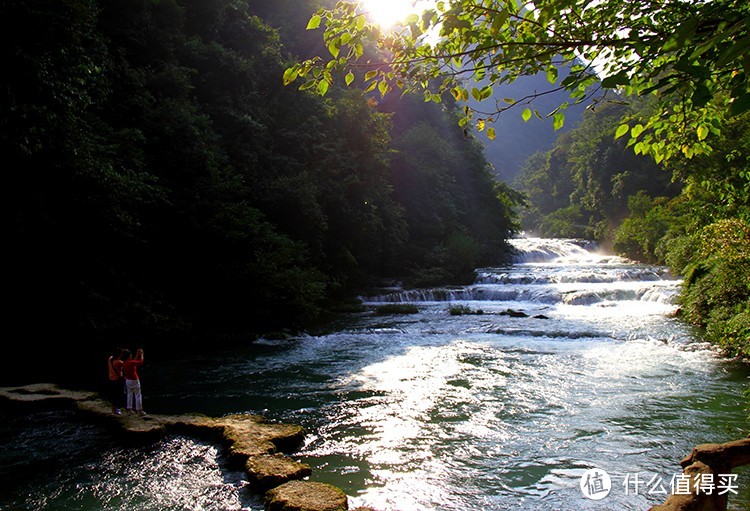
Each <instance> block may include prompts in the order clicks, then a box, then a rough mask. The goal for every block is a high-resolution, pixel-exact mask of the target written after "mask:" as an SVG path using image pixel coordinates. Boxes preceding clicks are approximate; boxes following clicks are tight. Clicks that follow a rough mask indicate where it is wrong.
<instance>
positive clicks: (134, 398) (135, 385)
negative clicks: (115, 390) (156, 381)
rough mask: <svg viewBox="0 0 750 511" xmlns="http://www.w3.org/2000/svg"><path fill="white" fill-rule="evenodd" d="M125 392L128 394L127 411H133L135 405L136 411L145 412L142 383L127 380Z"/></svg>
mask: <svg viewBox="0 0 750 511" xmlns="http://www.w3.org/2000/svg"><path fill="white" fill-rule="evenodd" d="M125 391H126V393H127V399H126V407H127V409H128V410H132V409H133V405H134V404H135V410H136V411H139V410H143V398H142V397H141V381H140V380H125Z"/></svg>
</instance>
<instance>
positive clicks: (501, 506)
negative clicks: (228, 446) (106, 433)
mask: <svg viewBox="0 0 750 511" xmlns="http://www.w3.org/2000/svg"><path fill="white" fill-rule="evenodd" d="M514 244H515V246H516V247H517V248H518V252H519V253H518V256H517V258H516V263H514V264H513V265H511V266H508V267H502V268H483V269H479V270H478V271H477V279H476V282H475V283H474V284H472V285H470V286H465V287H452V288H440V289H429V290H403V289H381V290H376V291H373V292H372V293H371V294H368V295H367V296H366V297H365V298H364V299H365V305H366V309H367V310H366V312H362V313H356V314H349V315H345V316H343V317H341V318H340V320H339V321H337V322H336V324H335V325H333V326H332V327H331V329H330V331H329V332H328V333H325V334H321V335H315V336H306V337H301V338H298V339H295V340H293V341H288V340H287V341H273V340H261V341H260V342H256V343H254V344H252V345H250V346H247V347H246V349H237V348H232V349H231V350H226V351H225V352H220V353H217V351H216V349H212V350H211V353H210V354H201V353H198V354H190V355H189V356H188V355H185V356H183V357H182V358H179V359H178V358H175V359H174V360H156V361H154V360H151V361H149V364H150V365H149V366H147V367H144V370H143V386H144V394H145V397H144V400H145V406H146V409H147V410H150V411H152V412H159V413H170V412H172V413H179V412H196V411H197V412H204V413H207V414H211V415H220V414H223V413H237V412H243V411H247V412H250V413H263V414H266V415H267V417H269V419H270V420H279V421H284V422H292V423H299V424H302V425H304V426H305V428H306V430H307V431H308V436H307V440H306V443H305V445H304V447H303V448H302V450H301V451H300V452H299V453H296V454H295V455H294V457H295V458H297V459H301V460H302V461H304V462H306V463H309V464H310V465H311V466H312V468H313V476H312V479H313V480H316V481H323V482H329V483H332V484H335V485H337V486H339V487H341V488H342V489H343V490H344V491H345V492H346V493H347V494H348V495H349V496H350V508H353V507H356V506H365V505H366V506H371V507H373V508H375V509H377V510H380V511H426V510H436V511H499V510H517V509H530V510H542V511H545V510H546V511H560V510H566V511H567V510H570V511H579V510H618V511H621V510H633V511H635V510H638V511H645V510H646V509H648V507H650V506H651V505H653V504H656V503H659V502H662V501H663V500H664V498H665V495H663V494H661V493H660V490H661V488H660V487H659V485H658V484H656V483H658V482H659V481H662V487H664V488H666V489H667V490H668V489H669V483H670V479H671V478H672V477H673V476H675V475H676V474H678V473H679V472H680V467H679V464H678V463H679V460H680V459H681V458H682V457H683V456H684V455H686V454H687V453H689V452H690V450H691V449H692V447H693V446H694V445H696V444H699V443H704V442H722V441H727V440H732V439H736V438H740V437H741V436H744V435H746V434H747V432H746V431H745V430H746V428H747V422H746V421H745V417H746V412H745V411H744V410H743V399H742V396H741V393H742V391H743V390H744V389H745V388H746V387H747V376H748V371H747V369H746V368H745V367H744V366H742V365H741V364H739V363H737V362H733V361H729V360H726V359H723V358H721V357H720V356H719V355H718V354H717V353H716V352H715V351H714V350H713V349H712V348H711V347H710V346H708V345H707V344H706V343H703V342H701V339H700V338H699V337H698V336H696V334H695V333H694V332H693V331H692V330H691V329H690V328H688V327H687V326H686V325H684V324H683V323H682V322H681V321H680V320H679V319H677V318H675V317H674V314H673V313H674V312H675V311H676V310H677V307H678V306H677V305H676V303H675V298H676V296H677V294H678V292H679V289H680V282H679V280H677V279H675V278H673V277H672V276H670V275H669V273H668V272H667V271H666V270H665V269H664V268H659V267H654V266H647V265H637V264H633V263H632V262H629V261H626V260H624V259H621V258H618V257H613V256H609V255H602V254H597V253H596V252H595V251H593V250H592V246H591V245H590V244H587V243H584V242H580V241H576V240H543V239H521V240H514ZM396 303H402V304H403V303H408V304H411V305H415V306H416V307H417V308H418V309H419V312H418V313H416V314H411V315H398V314H393V315H379V314H376V313H375V310H376V309H377V308H378V307H380V306H382V305H386V304H391V305H392V304H396ZM459 306H461V307H462V308H461V309H460V310H459V309H457V308H458V307H459ZM451 308H453V309H454V312H456V311H462V312H467V311H468V312H472V314H463V315H454V314H451V313H450V310H451ZM480 310H481V314H479V311H480ZM511 312H512V313H511ZM42 419H43V418H40V419H39V422H40V425H38V426H36V428H37V429H36V431H37V433H36V434H33V432H32V433H29V432H27V431H26V432H24V431H23V430H21V431H22V432H19V433H13V434H16V435H17V438H23V439H25V440H23V441H22V442H21V443H22V444H23V445H22V446H21V447H18V448H16V450H15V453H16V454H15V456H16V457H15V458H13V457H11V458H10V461H12V462H13V463H14V464H13V465H8V466H12V467H14V468H13V472H12V473H11V472H8V473H5V474H4V478H5V481H6V485H7V488H13V491H12V492H10V497H7V498H6V499H2V498H0V508H4V506H8V507H9V508H12V509H38V508H40V506H39V505H38V504H39V503H40V502H41V503H43V504H44V505H45V506H47V505H49V506H50V508H55V509H72V508H75V509H85V510H89V509H91V510H93V509H104V510H113V509H123V510H124V509H128V511H131V510H141V511H143V510H152V509H154V510H155V509H159V510H174V511H178V510H180V511H182V510H186V509H195V510H201V511H203V510H206V511H218V510H230V509H231V510H239V509H243V510H248V509H250V510H253V511H260V510H261V509H262V504H261V503H260V502H259V501H257V500H253V499H248V498H247V496H246V493H244V490H243V484H242V481H241V479H242V477H243V476H242V474H239V475H238V474H237V473H232V472H227V471H226V469H223V468H222V461H221V453H217V452H216V450H215V449H213V450H212V449H211V448H209V447H208V446H206V445H204V444H201V443H197V442H195V441H194V440H190V439H176V440H173V441H166V442H163V443H161V444H157V445H155V446H151V447H149V448H148V449H146V450H145V451H144V450H140V451H138V452H136V453H132V452H130V450H129V449H128V450H126V452H129V454H128V455H127V456H123V455H122V451H123V447H121V446H107V445H106V444H107V441H105V440H101V438H102V437H101V436H99V434H98V433H95V432H91V433H86V435H89V436H90V438H92V439H93V440H91V441H89V443H88V444H86V445H89V447H88V448H84V447H75V443H74V442H64V443H59V442H50V441H49V440H45V439H49V438H50V434H49V431H58V433H57V434H60V435H63V434H66V435H73V433H71V431H76V433H75V436H76V438H79V439H80V438H81V437H82V436H83V434H84V433H82V431H84V432H85V430H82V429H81V428H80V427H78V426H76V425H75V424H76V423H75V422H73V423H72V425H70V424H71V423H70V422H65V421H63V420H61V418H60V417H59V416H56V417H54V418H52V420H51V421H45V420H42ZM24 423H25V422H24ZM19 427H21V426H19ZM26 427H28V426H26ZM6 436H7V435H6ZM13 438H16V437H13ZM34 438H36V439H37V440H35V442H36V443H34V442H32V441H31V440H30V439H34ZM105 438H106V437H105ZM97 439H98V440H97ZM79 441H80V440H79ZM17 443H19V441H15V440H14V441H12V442H11V441H8V442H6V443H5V444H3V445H5V447H7V446H8V445H11V444H12V445H14V446H15V445H16V444H17ZM92 443H93V446H94V447H91V446H90V445H91V444H92ZM3 445H0V447H3ZM35 446H36V447H35ZM40 446H41V447H40ZM24 449H25V452H27V453H28V452H36V453H37V454H35V455H33V456H31V459H32V462H33V461H34V460H36V458H39V457H42V459H44V456H45V455H44V454H42V453H44V452H55V453H56V454H55V456H54V458H53V457H52V454H49V455H48V457H49V458H50V459H59V458H62V459H65V462H64V463H61V464H60V465H61V466H59V467H58V468H46V469H45V470H46V472H43V473H42V474H41V475H39V476H38V477H35V478H31V479H30V480H29V482H28V483H27V482H25V480H24V481H19V479H20V477H19V476H16V475H15V474H17V473H20V472H19V471H22V470H23V469H25V467H26V465H25V464H24V463H26V464H28V463H32V462H28V461H27V462H24V461H20V460H21V459H22V451H23V450H24ZM33 449H36V450H35V451H32V450H33ZM55 450H58V451H60V452H57V451H55ZM0 451H3V449H0ZM4 451H6V452H5V454H0V459H2V457H3V456H5V457H6V458H7V457H8V456H9V455H8V454H7V451H8V449H4ZM217 460H218V461H217ZM35 463H36V464H32V465H30V467H31V468H29V470H32V469H35V468H36V467H38V466H41V463H38V462H35ZM19 467H20V468H19ZM592 468H597V469H600V470H604V471H606V472H607V473H608V474H609V475H610V477H611V481H612V488H611V491H610V494H609V495H608V496H607V497H606V498H605V499H602V500H600V501H595V500H589V499H587V498H586V497H585V496H584V495H583V493H582V491H581V489H580V487H579V483H580V480H581V476H582V475H583V474H584V472H585V471H586V470H588V469H592ZM140 473H143V474H144V478H143V479H142V480H139V477H138V474H140ZM160 474H161V475H160ZM635 474H638V475H639V477H640V479H642V480H644V485H643V486H641V487H639V488H633V487H632V486H631V487H628V486H627V484H624V483H625V481H626V477H628V476H630V480H631V481H632V477H633V475H635ZM13 476H15V478H14V477H13ZM738 477H739V481H738V486H739V489H738V495H736V496H735V495H733V496H732V497H731V499H730V509H733V510H736V511H740V510H745V509H748V508H750V494H749V493H750V473H747V472H746V471H743V472H740V474H739V476H738ZM649 481H653V482H654V484H652V485H651V486H648V485H646V484H645V483H647V482H649ZM166 490H168V492H166ZM113 492H114V495H116V498H111V495H113ZM243 495H245V496H243ZM1 496H2V495H0V497H1ZM104 496H110V498H105V497H104ZM45 506H41V507H42V508H43V507H45Z"/></svg>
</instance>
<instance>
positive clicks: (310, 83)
mask: <svg viewBox="0 0 750 511" xmlns="http://www.w3.org/2000/svg"><path fill="white" fill-rule="evenodd" d="M313 87H315V80H310V81H308V82H305V83H303V84H302V85H300V86H299V90H307V89H312V88H313Z"/></svg>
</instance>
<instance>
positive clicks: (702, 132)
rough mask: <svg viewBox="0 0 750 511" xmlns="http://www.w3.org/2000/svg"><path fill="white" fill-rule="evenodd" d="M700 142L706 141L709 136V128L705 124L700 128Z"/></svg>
mask: <svg viewBox="0 0 750 511" xmlns="http://www.w3.org/2000/svg"><path fill="white" fill-rule="evenodd" d="M697 131H698V140H706V137H707V136H708V127H707V126H706V125H704V124H701V125H700V126H698V130H697Z"/></svg>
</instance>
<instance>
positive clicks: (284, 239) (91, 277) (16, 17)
mask: <svg viewBox="0 0 750 511" xmlns="http://www.w3.org/2000/svg"><path fill="white" fill-rule="evenodd" d="M287 4H289V5H287ZM292 4H293V5H292ZM317 5H318V4H317V2H314V1H310V2H291V3H290V2H266V3H262V5H256V3H254V2H253V3H245V2H235V1H231V0H216V1H200V0H159V1H156V2H154V1H150V0H107V1H96V0H66V1H63V2H60V1H57V0H11V1H7V2H3V3H2V7H1V8H0V19H1V20H2V23H3V26H4V28H5V29H7V30H3V37H4V38H5V40H4V42H3V45H2V49H1V50H0V52H2V56H3V60H4V62H5V63H6V65H7V67H8V69H12V72H8V73H3V76H2V78H0V88H2V98H3V99H2V103H1V104H0V109H1V112H0V150H1V151H2V154H3V156H4V159H5V167H4V168H6V169H7V170H8V172H7V175H8V179H9V183H6V190H7V191H8V192H7V193H6V202H7V204H8V206H9V210H10V212H11V213H10V222H9V229H8V231H7V235H6V236H7V239H6V243H7V245H8V246H9V247H12V250H10V259H11V260H10V261H9V265H10V268H12V275H11V278H10V281H9V286H8V288H7V289H8V294H9V296H11V297H12V305H11V310H10V314H9V316H10V317H11V319H12V321H13V326H14V327H15V331H17V332H20V338H21V339H22V340H23V342H22V343H21V344H22V345H23V346H26V347H28V350H29V351H30V352H33V351H34V350H35V349H37V348H36V346H38V345H37V344H36V342H37V340H40V339H56V338H59V337H60V336H61V335H62V334H63V333H64V334H65V335H64V336H63V338H64V339H69V338H76V339H79V340H80V343H82V345H87V346H88V345H92V346H93V345H96V344H97V343H110V342H111V343H115V342H118V339H123V338H124V339H132V338H134V337H138V338H146V339H161V340H168V339H176V340H179V342H184V341H185V340H190V339H201V338H206V337H207V336H208V337H217V336H227V337H236V336H252V335H256V334H257V333H259V332H264V331H269V330H273V329H280V328H300V327H302V326H304V325H307V324H309V322H310V321H311V320H313V319H315V318H316V317H318V316H319V315H320V313H321V311H323V310H325V309H328V308H331V307H332V306H333V305H334V304H335V303H337V302H339V301H341V300H345V299H347V298H351V297H352V296H354V295H355V294H356V292H357V290H359V289H361V288H362V287H363V286H366V285H369V284H372V283H377V282H379V279H381V278H384V277H389V278H399V279H405V280H406V281H407V282H414V283H418V282H422V283H424V282H427V281H429V280H433V281H435V280H445V281H460V280H463V279H465V278H467V277H469V276H470V275H469V274H470V272H471V270H472V269H473V267H474V266H475V265H480V264H488V263H491V262H496V261H498V260H499V259H500V258H502V256H503V253H504V250H505V248H504V247H505V239H506V238H507V237H508V236H510V235H511V233H512V232H513V230H514V229H515V221H514V217H513V212H512V207H513V205H514V204H515V202H516V201H517V199H518V196H517V195H516V194H513V193H512V192H511V191H510V189H508V188H507V187H505V186H504V185H500V184H497V183H495V182H494V181H493V179H492V176H491V173H490V169H489V166H488V164H487V162H486V161H485V159H484V157H483V155H482V151H481V147H480V146H479V144H478V143H477V141H475V140H473V139H472V138H471V137H470V138H469V139H466V138H464V136H463V134H462V131H461V130H460V129H459V128H457V127H456V119H455V115H456V114H455V113H454V111H453V110H452V109H449V110H448V112H447V113H446V112H444V111H443V110H442V109H441V108H438V107H436V106H435V105H432V106H430V105H425V104H424V103H422V101H421V100H414V99H411V98H409V97H405V98H403V99H393V100H389V101H378V100H376V99H375V98H373V97H371V96H367V95H364V94H362V93H361V92H357V91H344V90H339V89H336V88H335V87H332V88H331V91H330V94H329V96H328V97H327V98H325V99H323V98H320V97H318V96H315V95H312V94H309V93H305V92H299V91H297V90H295V89H292V88H290V87H284V86H283V84H282V75H283V70H284V69H285V67H286V66H287V65H288V63H289V59H290V58H292V57H295V56H297V55H300V54H304V52H305V51H307V49H309V48H311V47H314V46H315V43H314V42H312V41H311V40H310V38H308V37H306V34H305V33H304V27H305V24H306V23H307V20H308V19H309V17H310V16H311V15H312V13H313V12H314V10H315V9H316V8H317ZM292 7H293V8H292ZM275 27H276V28H275ZM292 27H299V29H298V30H293V29H292ZM299 33H302V36H300V35H299ZM427 143H429V144H430V146H431V147H436V148H439V149H440V150H441V151H442V153H444V154H445V156H446V157H445V158H440V159H436V158H435V156H434V155H433V154H431V153H430V152H429V151H427V149H426V148H425V147H424V146H423V145H424V144H427ZM428 187H430V190H431V191H429V192H428V191H427V188H428ZM26 340H28V341H29V342H25V341H26ZM64 349H65V348H63V347H61V348H60V350H64Z"/></svg>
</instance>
